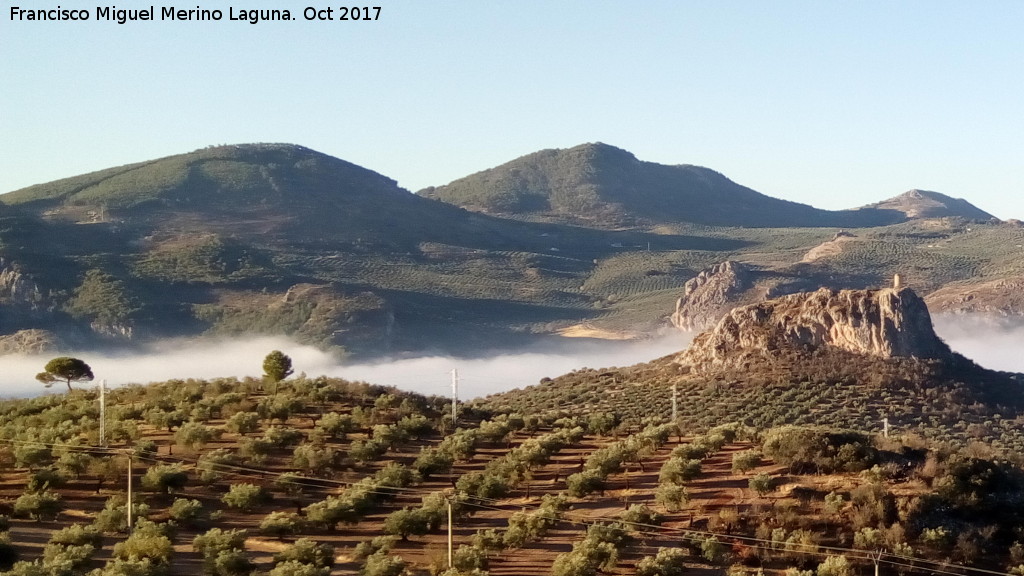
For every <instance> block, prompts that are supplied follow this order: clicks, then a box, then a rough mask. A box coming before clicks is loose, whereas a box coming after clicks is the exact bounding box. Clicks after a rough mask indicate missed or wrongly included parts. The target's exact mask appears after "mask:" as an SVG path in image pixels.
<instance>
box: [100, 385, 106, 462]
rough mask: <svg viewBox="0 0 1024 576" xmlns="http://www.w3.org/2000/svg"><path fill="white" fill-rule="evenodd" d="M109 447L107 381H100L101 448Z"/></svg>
mask: <svg viewBox="0 0 1024 576" xmlns="http://www.w3.org/2000/svg"><path fill="white" fill-rule="evenodd" d="M106 445H107V381H106V380H100V446H106Z"/></svg>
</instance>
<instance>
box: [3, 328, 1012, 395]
mask: <svg viewBox="0 0 1024 576" xmlns="http://www.w3.org/2000/svg"><path fill="white" fill-rule="evenodd" d="M934 321H935V330H936V332H937V333H938V334H939V336H941V337H942V338H943V339H944V340H945V341H946V343H948V344H949V345H950V347H952V348H953V350H955V351H957V352H960V353H961V354H963V355H965V356H967V357H968V358H970V359H972V360H974V361H975V362H977V363H978V364H980V365H982V366H984V367H986V368H992V369H995V370H1006V371H1012V372H1024V354H1022V353H1021V350H1024V323H1019V322H1018V323H1010V322H1009V321H992V320H988V319H983V318H977V317H964V316H936V317H935V319H934ZM691 338H692V335H691V334H688V333H683V332H668V333H666V334H663V335H661V336H659V337H657V338H652V339H648V340H643V341H633V342H623V341H598V340H585V339H564V341H563V342H561V343H559V344H557V345H552V344H551V343H550V341H546V342H545V345H544V346H543V348H540V347H538V348H537V349H533V350H516V351H506V352H498V353H495V354H494V355H492V356H489V357H486V358H455V357H450V356H422V357H416V358H405V359H397V360H395V359H391V360H383V361H380V362H373V363H353V364H349V363H343V362H339V361H338V360H337V358H335V357H333V356H331V355H330V354H327V353H324V352H322V351H320V350H317V349H316V348H313V347H311V346H305V345H301V344H296V343H295V342H292V341H291V340H289V339H287V338H281V337H261V338H253V339H247V340H230V341H216V342H213V341H165V342H161V343H157V344H153V345H151V346H148V347H146V348H144V349H143V350H142V351H133V352H124V353H112V352H97V351H82V352H71V353H68V354H66V355H70V356H76V357H79V358H82V359H83V360H85V361H86V362H87V363H88V364H89V365H90V366H91V367H92V369H93V373H94V374H95V376H96V380H97V381H98V380H100V379H104V380H106V382H107V384H108V385H109V386H119V385H124V384H129V383H139V384H145V383H148V382H160V381H165V380H170V379H187V378H217V377H239V378H242V377H245V376H253V377H259V376H260V375H261V374H262V365H263V358H264V357H265V356H266V355H267V353H268V352H270V351H271V350H281V351H283V352H284V353H285V354H288V355H289V356H290V357H291V358H292V362H293V366H294V368H295V373H296V374H300V373H305V374H306V375H307V376H310V377H315V376H320V375H326V376H334V377H339V378H345V379H348V380H362V381H366V382H371V383H373V384H383V385H389V386H395V387H397V388H400V389H403V390H409V391H413V392H418V393H421V394H427V395H431V394H434V395H441V396H449V395H451V392H452V389H451V383H452V370H458V374H459V397H460V398H463V399H470V398H476V397H480V396H486V395H488V394H493V393H495V392H502V391H506V390H512V389H515V388H523V387H526V386H530V385H533V384H537V383H538V382H539V381H540V380H541V379H542V378H545V377H555V376H559V375H561V374H565V373H567V372H571V371H572V370H576V369H580V368H610V367H614V366H629V365H632V364H636V363H639V362H646V361H649V360H653V359H655V358H659V357H661V356H664V355H666V354H670V353H673V352H678V351H681V350H683V349H685V348H686V347H687V346H688V345H689V342H690V339H691ZM53 356H54V354H51V355H40V356H5V357H3V358H2V360H0V365H2V371H0V397H24V396H34V395H38V394H42V393H45V392H47V391H48V390H47V389H45V388H44V387H43V385H42V384H40V383H39V382H37V381H36V379H35V375H36V374H37V373H39V372H41V371H42V369H43V366H44V365H45V364H46V362H47V361H48V360H49V359H50V358H52V357H53ZM93 385H95V382H94V383H90V384H85V385H84V386H93ZM79 386H83V385H79ZM63 390H64V386H63V384H60V383H58V384H56V385H54V387H53V388H52V389H50V390H49V391H51V392H56V393H60V392H62V391H63Z"/></svg>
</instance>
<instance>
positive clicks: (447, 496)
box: [444, 494, 878, 576]
mask: <svg viewBox="0 0 1024 576" xmlns="http://www.w3.org/2000/svg"><path fill="white" fill-rule="evenodd" d="M454 497H455V496H454V495H450V494H445V495H444V502H446V503H447V505H449V568H452V547H453V544H452V542H453V539H452V498H454ZM876 576H878V574H876Z"/></svg>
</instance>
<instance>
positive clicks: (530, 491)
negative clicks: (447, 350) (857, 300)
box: [0, 379, 1024, 576]
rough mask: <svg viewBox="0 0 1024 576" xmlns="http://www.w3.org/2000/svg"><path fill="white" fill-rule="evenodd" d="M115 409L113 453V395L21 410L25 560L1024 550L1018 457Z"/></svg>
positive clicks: (504, 561)
mask: <svg viewBox="0 0 1024 576" xmlns="http://www.w3.org/2000/svg"><path fill="white" fill-rule="evenodd" d="M108 401H109V404H108V406H110V407H111V408H110V413H109V414H108V418H109V419H108V421H107V426H106V430H105V437H106V440H107V442H106V446H101V445H100V443H99V442H98V437H97V432H98V422H97V412H96V397H95V393H94V392H91V391H83V390H76V391H74V392H72V393H69V394H65V395H50V396H43V397H39V398H34V399H30V400H18V401H7V402H4V403H3V404H0V458H2V460H3V462H4V467H3V472H0V566H2V565H3V564H6V565H7V566H8V567H10V566H11V565H12V562H13V561H14V559H15V558H16V559H17V562H18V563H17V564H13V568H12V569H11V571H10V572H4V574H12V575H15V574H18V575H20V574H36V573H47V574H52V573H59V574H68V575H75V574H87V573H88V574H91V575H93V576H103V575H107V574H111V575H112V574H126V573H130V574H141V575H149V574H200V573H204V574H211V575H216V574H253V573H256V572H254V571H255V570H262V571H263V572H261V573H268V574H273V575H275V576H280V575H284V574H322V575H327V574H357V573H358V574H365V575H380V574H393V575H396V576H397V575H398V574H400V573H410V574H426V573H431V574H437V573H442V572H443V573H445V574H448V575H449V576H457V575H460V574H476V575H484V574H496V575H497V574H502V575H509V576H518V575H524V576H525V575H536V574H552V575H553V576H567V575H570V574H577V575H586V574H597V573H598V572H600V573H605V574H644V575H658V574H677V573H679V572H680V570H683V571H686V572H687V573H697V574H718V573H721V572H722V571H723V570H728V571H729V573H730V574H739V573H748V572H749V573H751V574H754V573H755V572H758V571H762V572H764V573H766V574H782V573H783V572H784V571H785V570H787V569H789V568H801V569H803V568H814V567H818V570H819V573H821V571H822V570H825V568H821V567H820V566H821V565H825V566H831V565H833V564H843V565H846V566H849V567H850V568H852V567H855V566H857V565H862V566H863V565H870V563H871V562H872V558H875V559H877V560H878V561H879V562H881V563H882V565H884V566H886V567H887V568H889V569H900V570H901V571H902V572H904V573H909V574H924V573H930V572H931V571H933V570H936V569H943V570H951V569H952V570H957V571H958V573H960V572H962V573H965V574H970V573H974V570H973V569H974V568H984V569H989V570H992V569H994V570H996V571H1001V570H1002V569H1003V568H1004V567H1005V566H1006V565H1007V564H1009V563H1010V562H1016V561H1017V560H1015V559H1016V558H1017V556H1016V554H1017V552H1015V550H1017V548H1019V547H1020V546H1021V544H1019V543H1017V544H1015V543H1014V542H1015V538H1017V537H1019V534H1017V533H1016V532H1015V531H1014V528H1015V527H1016V526H1017V525H1018V524H1017V522H1019V520H1020V519H1021V513H1022V512H1024V510H1022V509H1021V507H1020V505H1019V502H1016V503H1014V502H1015V500H1014V497H1013V494H1016V493H1017V492H1015V491H1019V489H1020V487H1021V486H1024V479H1022V477H1021V472H1020V470H1019V469H1017V468H1015V467H1013V466H1011V465H1009V464H1007V463H1005V461H996V460H990V459H988V458H987V457H985V456H984V455H983V454H981V453H980V448H977V447H975V448H972V451H971V452H957V451H954V450H950V449H949V448H943V447H941V446H938V445H929V444H927V443H925V441H924V440H922V439H921V438H920V437H917V436H914V435H910V434H902V435H900V436H898V437H893V438H889V439H881V438H874V439H873V438H872V437H871V436H869V435H864V434H858V433H854V432H832V431H828V430H825V429H821V428H814V427H788V428H778V429H774V430H770V431H764V432H758V431H755V430H754V429H752V428H746V427H743V426H739V425H727V426H717V427H715V428H712V429H709V430H708V429H705V430H698V429H695V428H688V427H684V428H683V429H682V430H681V429H679V428H678V427H677V426H676V425H675V424H674V423H669V422H666V421H665V420H664V419H661V418H653V419H649V420H648V423H647V424H645V425H644V426H639V425H628V424H623V423H621V417H620V416H619V415H618V414H616V413H615V412H605V411H600V410H596V409H586V408H584V409H581V408H580V407H578V408H577V409H575V410H573V411H572V414H571V415H568V414H567V413H565V412H558V411H545V412H538V411H533V412H531V413H530V414H529V415H523V414H522V413H506V414H482V413H476V412H473V411H471V410H469V409H468V408H467V407H463V409H462V410H461V413H460V415H459V427H458V429H457V430H454V431H453V430H452V422H451V416H450V414H449V412H448V409H447V406H446V405H445V404H446V403H445V401H444V399H439V398H423V397H419V396H415V395H410V394H405V393H401V392H398V391H395V390H391V389H384V388H380V387H375V386H370V385H366V384H359V383H350V382H344V381H337V380H327V379H315V380H307V379H298V380H294V381H285V382H284V383H281V384H280V385H279V386H271V385H269V384H268V385H264V384H262V383H261V382H260V381H257V380H252V379H247V380H242V381H236V380H217V381H210V382H205V381H192V380H190V381H175V382H167V383H164V384H154V385H150V386H147V387H129V388H124V389H120V390H115V391H112V392H111V393H110V395H109V397H108ZM685 405H686V403H685V402H684V406H685ZM659 421H660V422H659ZM929 449H930V451H929ZM129 454H131V455H132V459H131V463H130V466H131V467H130V468H129V461H128V459H127V456H128V455H129ZM129 473H130V474H131V476H132V480H133V486H134V491H133V502H134V504H133V507H132V508H131V509H128V508H127V507H126V506H125V502H126V493H125V492H126V488H127V486H126V479H127V477H128V475H129ZM1017 500H1019V498H1018V499H1017ZM449 504H450V505H451V511H452V517H453V519H454V524H453V530H452V538H453V543H454V547H453V552H454V555H453V561H454V564H455V567H454V568H452V569H449V568H447V564H448V552H447V550H448V547H447V538H446V526H447V516H448V509H449V508H448V507H449ZM128 514H131V518H132V520H133V524H134V528H133V529H132V530H131V531H129V530H128V527H127V522H128ZM0 569H2V568H0Z"/></svg>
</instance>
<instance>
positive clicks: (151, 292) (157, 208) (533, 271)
mask: <svg viewBox="0 0 1024 576" xmlns="http://www.w3.org/2000/svg"><path fill="white" fill-rule="evenodd" d="M3 200H4V202H5V203H6V204H5V205H4V206H3V213H2V214H0V217H2V218H4V221H5V222H6V223H7V224H8V226H7V227H6V228H4V229H2V230H0V243H2V244H0V257H3V258H4V261H3V270H6V271H8V272H7V273H6V275H5V276H3V278H4V279H13V278H17V279H18V280H17V281H18V282H20V283H21V284H20V285H19V286H20V287H15V286H14V285H13V284H12V285H10V286H6V287H0V302H2V303H4V304H5V305H4V306H3V307H2V308H0V313H2V314H5V315H7V316H8V317H9V318H10V319H11V322H8V323H6V325H5V333H6V334H12V333H14V332H15V331H17V330H27V329H32V328H46V329H49V330H51V331H53V332H56V333H59V334H60V335H61V336H62V337H63V339H64V341H66V342H71V343H75V342H78V343H89V342H90V341H100V342H101V341H103V340H108V341H114V342H119V343H121V344H124V343H128V342H132V341H140V340H146V339H152V338H156V337H162V336H168V335H197V334H213V335H236V334H247V335H248V334H254V333H257V334H262V333H271V334H286V335H291V336H295V337H297V338H299V339H300V340H301V341H303V342H307V343H312V344H316V345H318V346H322V347H340V348H344V349H346V350H348V351H350V352H355V353H364V354H383V353H401V352H402V351H406V350H422V349H424V347H427V346H430V347H439V348H438V349H440V350H452V349H459V348H462V347H465V346H470V347H471V349H477V350H479V349H485V348H488V347H491V346H499V347H500V346H504V345H508V344H510V343H512V342H516V341H520V342H521V341H524V340H525V339H528V338H529V337H530V334H531V333H532V332H535V331H536V330H535V329H533V328H531V326H539V325H545V324H548V323H551V322H566V321H567V320H568V319H579V318H581V317H585V316H587V315H589V314H591V313H592V311H593V302H594V297H593V296H591V295H588V294H586V293H583V292H582V291H581V290H580V289H579V286H580V285H581V284H583V282H584V279H585V276H586V274H587V273H588V272H589V270H590V269H591V268H592V267H593V266H594V262H595V261H600V260H601V259H603V258H606V257H608V256H610V255H614V254H618V253H621V252H622V251H623V250H624V248H623V247H624V246H628V247H641V246H642V247H645V248H646V247H650V249H652V250H701V251H703V250H710V251H720V250H731V249H736V248H739V247H741V246H743V245H744V244H745V242H744V241H737V240H732V239H727V238H710V237H704V236H698V235H654V234H649V233H644V232H639V231H630V230H626V231H603V230H595V229H587V228H580V227H568V226H560V225H554V224H543V223H528V222H520V221H513V220H504V219H499V218H494V217H490V216H486V215H481V214H475V213H472V212H468V211H466V210H463V209H460V208H457V207H454V206H451V205H448V204H445V203H442V202H437V201H434V200H430V199H427V198H423V197H420V196H417V195H415V194H412V193H410V192H408V191H406V190H404V189H402V188H399V187H398V186H397V185H396V184H395V182H394V181H392V180H390V179H388V178H386V177H384V176H381V175H380V174H377V173H375V172H372V171H370V170H367V169H364V168H361V167H359V166H356V165H353V164H351V163H348V162H345V161H343V160H339V159H337V158H332V157H330V156H326V155H324V154H321V153H318V152H315V151H312V150H309V149H306V148H302V147H300V146H293V145H282V144H257V145H241V146H222V147H217V148H208V149H203V150H199V151H196V152H192V153H189V154H182V155H178V156H172V157H168V158H162V159H158V160H153V161H150V162H142V163H136V164H131V165H128V166H123V167H120V168H113V169H109V170H103V171H100V172H95V173H91V174H87V175H83V176H79V177H75V178H68V179H64V180H60V181H56V182H52V183H49V184H43V185H39V186H33V187H30V188H25V189H22V190H17V191H14V192H11V193H9V194H6V195H4V196H3ZM12 281H13V280H12ZM0 283H2V282H0ZM26 291H29V292H33V293H37V294H38V297H37V298H36V300H35V301H32V302H26V301H24V300H22V299H20V298H19V297H18V296H17V295H16V293H18V294H22V293H25V292H26ZM97 338H98V339H99V340H97Z"/></svg>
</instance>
